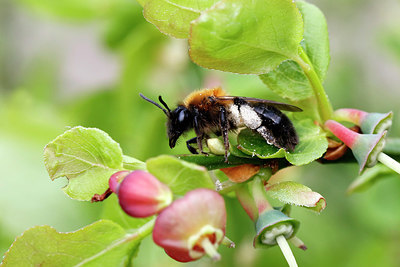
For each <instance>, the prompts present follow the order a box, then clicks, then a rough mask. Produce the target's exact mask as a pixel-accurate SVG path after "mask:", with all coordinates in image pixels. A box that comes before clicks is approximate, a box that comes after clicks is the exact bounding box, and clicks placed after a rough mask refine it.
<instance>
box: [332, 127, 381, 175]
mask: <svg viewBox="0 0 400 267" xmlns="http://www.w3.org/2000/svg"><path fill="white" fill-rule="evenodd" d="M325 127H326V128H328V129H329V130H330V131H331V132H332V133H333V134H334V135H335V136H336V137H337V138H339V139H340V140H341V141H342V142H343V143H344V144H345V145H346V146H348V147H349V148H350V149H351V150H352V152H353V155H354V157H355V158H356V160H357V161H358V164H359V165H360V170H359V172H360V173H361V171H362V170H364V168H365V167H372V166H374V165H375V164H376V163H377V160H378V156H379V154H380V153H381V152H382V149H383V147H384V146H385V136H386V131H384V132H382V133H380V134H359V133H356V132H354V131H352V130H350V129H348V128H347V127H345V126H343V125H342V124H340V123H338V122H336V121H333V120H327V121H326V122H325Z"/></svg>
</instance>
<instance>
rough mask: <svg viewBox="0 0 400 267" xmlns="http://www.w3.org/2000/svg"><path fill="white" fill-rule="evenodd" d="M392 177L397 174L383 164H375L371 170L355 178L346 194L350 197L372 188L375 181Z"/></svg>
mask: <svg viewBox="0 0 400 267" xmlns="http://www.w3.org/2000/svg"><path fill="white" fill-rule="evenodd" d="M394 175H397V174H396V173H395V172H393V170H392V169H389V168H388V167H386V166H385V165H383V164H377V165H375V166H374V167H373V168H370V169H366V170H365V171H364V172H363V174H362V175H360V176H359V177H357V179H355V180H354V181H353V182H352V183H351V184H350V186H349V187H348V188H347V193H348V194H349V195H350V194H353V193H357V192H358V193H360V192H363V191H365V190H367V189H369V188H370V187H371V186H373V185H374V184H375V183H376V182H377V181H379V180H381V179H385V178H388V177H391V176H394Z"/></svg>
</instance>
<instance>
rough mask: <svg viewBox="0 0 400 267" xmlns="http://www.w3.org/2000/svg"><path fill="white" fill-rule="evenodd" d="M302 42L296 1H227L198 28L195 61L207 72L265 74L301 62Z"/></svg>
mask: <svg viewBox="0 0 400 267" xmlns="http://www.w3.org/2000/svg"><path fill="white" fill-rule="evenodd" d="M302 38H303V21H302V18H301V15H300V12H299V10H298V9H297V8H296V4H295V3H294V2H293V1H291V0H254V1H247V0H233V1H226V0H222V1H221V2H219V3H218V4H216V5H215V6H214V7H213V8H211V9H209V10H207V11H205V12H203V13H202V14H201V16H200V17H199V18H198V19H197V20H195V21H194V22H193V23H192V28H191V34H190V39H189V43H190V56H191V58H192V60H193V61H194V62H195V63H196V64H198V65H200V66H202V67H205V68H210V69H217V70H222V71H229V72H235V73H252V74H262V73H267V72H269V71H271V70H273V69H274V68H276V67H277V66H278V65H279V64H280V63H281V62H282V61H284V60H287V59H294V58H297V56H298V46H299V43H300V41H301V40H302Z"/></svg>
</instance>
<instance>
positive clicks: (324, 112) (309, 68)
mask: <svg viewBox="0 0 400 267" xmlns="http://www.w3.org/2000/svg"><path fill="white" fill-rule="evenodd" d="M299 56H300V57H299V58H298V59H296V62H297V63H298V64H299V65H300V67H301V68H302V69H303V71H304V74H305V75H306V76H307V78H308V80H309V82H310V84H311V87H312V89H313V91H314V95H315V98H316V100H317V102H318V111H319V115H320V117H321V119H322V121H323V122H325V121H326V120H329V119H330V118H331V117H332V113H333V109H332V105H331V102H330V101H329V99H328V96H327V95H326V92H325V89H324V87H323V86H322V83H321V80H320V79H319V77H318V75H317V73H316V72H315V69H314V67H313V65H312V63H311V61H310V59H309V58H308V56H307V54H306V52H305V51H304V50H303V48H302V47H301V46H299Z"/></svg>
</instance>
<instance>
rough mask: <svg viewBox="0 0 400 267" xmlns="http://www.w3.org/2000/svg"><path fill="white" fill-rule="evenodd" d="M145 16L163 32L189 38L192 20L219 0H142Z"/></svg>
mask: <svg viewBox="0 0 400 267" xmlns="http://www.w3.org/2000/svg"><path fill="white" fill-rule="evenodd" d="M139 2H140V4H141V5H143V8H144V9H143V14H144V17H145V18H146V19H147V20H148V21H149V22H151V23H153V24H154V25H155V26H156V27H157V28H158V29H159V30H160V31H161V32H162V33H165V34H168V35H171V36H173V37H176V38H188V37H189V29H190V22H191V21H192V20H195V19H197V18H198V17H199V16H200V14H201V12H202V11H203V10H206V9H207V8H210V7H211V6H212V5H214V4H215V3H216V2H218V0H147V1H146V0H141V1H139Z"/></svg>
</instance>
